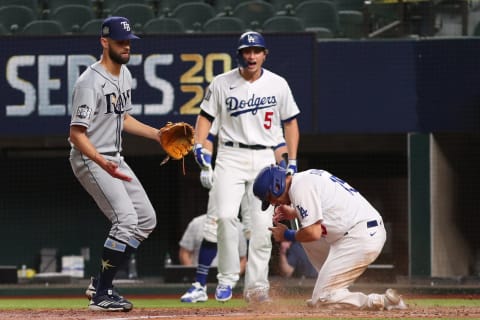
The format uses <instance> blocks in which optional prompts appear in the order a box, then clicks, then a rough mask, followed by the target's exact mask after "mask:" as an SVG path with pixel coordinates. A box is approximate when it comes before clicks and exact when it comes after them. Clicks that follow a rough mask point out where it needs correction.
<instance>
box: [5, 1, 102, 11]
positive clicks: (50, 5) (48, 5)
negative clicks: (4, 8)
mask: <svg viewBox="0 0 480 320" xmlns="http://www.w3.org/2000/svg"><path fill="white" fill-rule="evenodd" d="M0 1H1V0H0ZM43 2H44V6H45V10H48V11H49V12H53V11H55V10H56V9H57V8H58V7H61V6H64V5H67V4H77V5H81V6H85V7H91V8H92V9H93V3H92V0H43Z"/></svg>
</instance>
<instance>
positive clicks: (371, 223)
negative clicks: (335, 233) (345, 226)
mask: <svg viewBox="0 0 480 320" xmlns="http://www.w3.org/2000/svg"><path fill="white" fill-rule="evenodd" d="M373 227H378V221H377V220H370V221H367V228H373ZM352 228H353V227H352ZM347 234H348V231H347V232H345V233H344V234H343V235H344V236H346V235H347Z"/></svg>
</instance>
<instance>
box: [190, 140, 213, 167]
mask: <svg viewBox="0 0 480 320" xmlns="http://www.w3.org/2000/svg"><path fill="white" fill-rule="evenodd" d="M193 152H194V154H195V161H197V163H198V165H199V166H200V168H202V169H206V168H209V167H212V154H211V153H210V151H208V150H206V149H204V148H203V146H202V144H201V143H197V144H196V145H195V148H194V149H193Z"/></svg>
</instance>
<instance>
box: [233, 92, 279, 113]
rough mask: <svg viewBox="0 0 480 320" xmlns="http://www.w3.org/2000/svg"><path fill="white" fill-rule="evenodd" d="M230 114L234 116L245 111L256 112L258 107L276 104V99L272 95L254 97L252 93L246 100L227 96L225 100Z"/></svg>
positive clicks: (263, 107)
mask: <svg viewBox="0 0 480 320" xmlns="http://www.w3.org/2000/svg"><path fill="white" fill-rule="evenodd" d="M225 103H226V105H227V110H228V112H230V116H232V117H236V116H238V115H240V114H242V113H245V112H251V113H252V114H253V115H256V114H257V111H258V110H259V109H265V108H272V107H275V106H276V105H277V99H276V97H275V96H273V97H255V95H253V96H252V97H251V98H250V99H248V100H239V99H238V98H236V97H228V98H227V99H226V101H225Z"/></svg>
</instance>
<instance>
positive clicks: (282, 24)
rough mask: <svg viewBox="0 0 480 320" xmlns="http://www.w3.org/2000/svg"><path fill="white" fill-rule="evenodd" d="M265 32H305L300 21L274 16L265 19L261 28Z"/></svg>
mask: <svg viewBox="0 0 480 320" xmlns="http://www.w3.org/2000/svg"><path fill="white" fill-rule="evenodd" d="M262 29H263V31H265V32H302V31H305V27H304V26H303V22H302V20H300V19H299V18H297V17H292V16H274V17H271V18H270V19H267V20H266V21H265V22H264V23H263V27H262Z"/></svg>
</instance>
